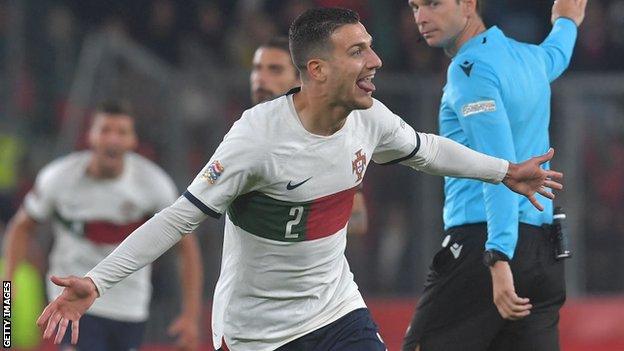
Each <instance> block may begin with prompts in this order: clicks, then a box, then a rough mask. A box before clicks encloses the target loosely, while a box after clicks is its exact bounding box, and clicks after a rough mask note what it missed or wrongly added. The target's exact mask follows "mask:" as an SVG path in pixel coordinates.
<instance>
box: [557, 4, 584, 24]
mask: <svg viewBox="0 0 624 351" xmlns="http://www.w3.org/2000/svg"><path fill="white" fill-rule="evenodd" d="M586 6H587V0H555V2H554V3H553V6H552V16H551V17H550V20H551V22H552V23H553V24H554V23H555V21H556V20H557V18H559V17H565V18H569V19H571V20H572V21H574V23H576V26H577V27H578V26H580V25H581V23H583V19H584V18H585V7H586Z"/></svg>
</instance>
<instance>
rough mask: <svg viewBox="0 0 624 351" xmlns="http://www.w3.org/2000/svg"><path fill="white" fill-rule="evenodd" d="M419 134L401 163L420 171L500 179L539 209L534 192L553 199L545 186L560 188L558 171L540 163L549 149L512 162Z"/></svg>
mask: <svg viewBox="0 0 624 351" xmlns="http://www.w3.org/2000/svg"><path fill="white" fill-rule="evenodd" d="M419 137H420V140H421V146H420V149H419V151H418V152H417V153H416V155H415V157H413V158H411V159H409V160H406V161H404V162H402V163H404V164H406V165H408V166H411V167H414V168H416V169H418V170H421V171H423V172H426V173H429V174H435V175H443V176H450V177H457V178H473V179H478V180H482V181H484V182H488V183H493V184H497V183H500V182H502V183H503V184H505V186H507V187H508V188H509V189H511V190H512V191H514V192H516V193H518V194H521V195H524V196H526V197H527V198H528V199H529V200H530V201H531V203H532V204H533V205H534V206H535V207H536V208H537V209H539V210H543V207H542V206H541V204H540V203H539V202H538V201H537V200H536V199H535V193H539V194H541V195H543V196H545V197H547V198H549V199H553V198H554V195H553V194H552V193H551V192H549V191H548V189H547V188H551V189H556V190H560V189H563V186H562V185H561V184H560V183H558V182H557V181H556V180H559V179H561V178H562V177H563V174H562V173H560V172H557V171H554V170H545V169H542V168H541V167H540V165H541V164H543V163H546V162H548V161H550V160H551V159H552V158H553V156H554V150H553V149H550V150H549V151H548V153H546V154H544V155H541V156H538V157H533V158H531V159H530V160H527V161H525V162H522V163H518V164H515V163H509V162H507V161H505V160H501V159H499V158H496V157H491V156H487V155H485V154H482V153H479V152H477V151H474V150H471V149H469V148H467V147H465V146H463V145H461V144H459V143H456V142H454V141H452V140H450V139H447V138H444V137H441V136H437V135H433V134H423V133H419Z"/></svg>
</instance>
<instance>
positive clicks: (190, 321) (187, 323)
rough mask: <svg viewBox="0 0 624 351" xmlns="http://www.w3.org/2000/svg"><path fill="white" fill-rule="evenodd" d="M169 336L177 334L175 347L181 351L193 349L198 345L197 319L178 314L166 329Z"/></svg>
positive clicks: (191, 350)
mask: <svg viewBox="0 0 624 351" xmlns="http://www.w3.org/2000/svg"><path fill="white" fill-rule="evenodd" d="M167 333H168V334H169V336H177V340H176V348H177V349H178V350H182V351H195V350H197V348H198V347H199V321H198V320H197V319H196V318H193V317H190V316H187V315H184V314H182V315H180V316H179V317H178V318H176V320H174V321H173V323H171V325H170V326H169V329H167Z"/></svg>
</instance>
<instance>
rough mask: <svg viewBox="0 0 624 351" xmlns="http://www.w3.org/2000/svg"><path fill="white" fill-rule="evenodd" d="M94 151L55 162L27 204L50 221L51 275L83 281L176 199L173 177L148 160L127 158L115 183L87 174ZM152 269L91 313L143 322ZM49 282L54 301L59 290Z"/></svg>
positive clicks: (35, 215)
mask: <svg viewBox="0 0 624 351" xmlns="http://www.w3.org/2000/svg"><path fill="white" fill-rule="evenodd" d="M90 157H91V152H90V151H83V152H76V153H72V154H70V155H68V156H65V157H62V158H60V159H58V160H55V161H53V162H52V163H50V164H49V165H48V166H46V167H45V168H44V169H43V170H41V172H40V173H39V175H38V176H37V180H36V183H35V186H34V188H33V190H31V191H30V192H29V193H28V195H27V196H26V199H25V200H24V208H25V210H26V212H27V213H28V214H29V215H30V216H31V217H32V218H33V219H35V220H37V221H44V220H47V219H50V220H51V221H52V228H53V231H54V238H55V241H54V246H53V248H52V252H51V254H50V270H49V272H48V275H57V276H61V277H63V276H68V275H75V276H79V277H82V276H84V275H85V273H87V272H88V271H89V270H91V269H92V268H93V267H95V265H96V264H98V263H99V262H100V261H101V260H102V259H104V258H105V257H106V256H108V254H110V253H111V252H112V251H113V249H115V247H117V245H118V244H119V243H121V242H122V241H123V240H124V239H125V238H126V237H127V236H128V235H129V234H130V233H132V231H134V230H135V229H136V228H138V227H139V226H140V225H141V224H143V222H145V221H146V220H147V219H148V218H149V217H151V216H152V215H153V214H154V213H156V212H158V211H159V210H161V209H162V208H165V207H166V206H168V205H170V204H171V203H172V202H173V201H175V199H176V198H177V193H178V192H177V189H176V187H175V185H174V183H173V181H172V180H171V178H169V176H168V175H167V174H166V173H165V172H164V171H163V170H162V169H160V168H159V167H158V166H156V165H155V164H154V163H152V162H151V161H149V160H147V159H146V158H144V157H142V156H139V155H137V154H134V153H128V154H127V155H126V158H125V160H124V170H123V173H122V174H121V175H120V176H119V177H117V178H115V179H96V178H92V177H90V176H89V175H88V174H87V166H88V164H89V160H90ZM150 272H151V269H150V266H149V265H148V266H146V267H145V268H143V269H141V270H139V271H137V272H135V273H134V274H132V275H130V276H129V277H128V278H127V279H125V280H123V281H122V282H120V283H119V284H117V285H116V286H115V287H114V288H112V289H111V290H110V291H109V292H107V293H106V294H105V295H103V296H102V297H100V298H98V299H96V301H95V303H94V304H93V306H91V308H90V309H89V310H88V311H87V314H91V315H95V316H99V317H103V318H110V319H114V320H121V321H133V322H135V321H144V320H146V319H147V316H148V309H149V301H150V296H151V289H152V287H151V283H150ZM47 282H48V296H49V298H50V299H51V300H52V299H53V298H55V297H56V296H58V294H59V293H60V292H61V289H60V288H59V287H57V286H56V285H54V284H53V283H51V282H50V281H49V279H48V280H47Z"/></svg>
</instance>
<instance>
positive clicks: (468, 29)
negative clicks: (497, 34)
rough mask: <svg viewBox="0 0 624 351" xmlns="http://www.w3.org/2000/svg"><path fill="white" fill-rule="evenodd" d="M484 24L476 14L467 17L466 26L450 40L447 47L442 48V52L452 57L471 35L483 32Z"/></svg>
mask: <svg viewBox="0 0 624 351" xmlns="http://www.w3.org/2000/svg"><path fill="white" fill-rule="evenodd" d="M485 29H486V28H485V24H484V23H483V20H482V19H481V18H480V17H478V16H473V17H470V18H469V19H468V21H467V22H466V26H465V27H464V29H462V31H461V32H459V34H458V35H457V36H456V37H455V39H454V40H452V41H451V43H450V44H449V46H448V47H445V48H444V52H445V53H446V55H448V57H454V56H455V55H457V52H459V49H460V48H461V47H462V46H463V45H464V44H465V43H466V42H467V41H468V40H470V39H472V38H473V37H475V36H477V35H479V34H481V33H483V32H485Z"/></svg>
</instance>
